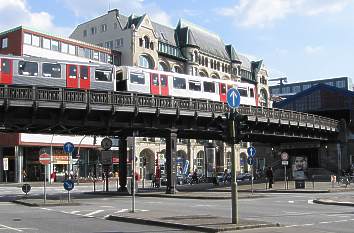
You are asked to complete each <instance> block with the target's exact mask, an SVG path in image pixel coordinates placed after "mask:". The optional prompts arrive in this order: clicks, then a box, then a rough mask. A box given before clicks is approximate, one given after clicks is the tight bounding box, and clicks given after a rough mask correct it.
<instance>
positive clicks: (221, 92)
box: [0, 55, 257, 106]
mask: <svg viewBox="0 0 354 233" xmlns="http://www.w3.org/2000/svg"><path fill="white" fill-rule="evenodd" d="M0 64H1V66H0V85H6V84H7V85H25V86H33V85H34V86H50V87H66V88H77V89H84V90H111V91H128V92H138V93H145V94H152V95H161V96H175V97H186V98H190V97H192V98H200V99H208V100H212V101H220V102H226V93H227V90H228V89H229V88H231V87H236V88H237V89H238V91H239V92H240V95H241V104H245V105H254V106H255V105H257V97H256V96H257V95H256V93H257V92H256V89H255V85H253V84H248V83H241V82H235V81H231V80H220V79H212V78H207V77H199V76H192V75H186V74H179V73H172V72H165V71H158V70H149V69H143V68H139V67H130V66H120V67H116V66H113V65H110V64H98V63H89V62H88V63H82V62H72V61H57V60H50V59H46V58H37V57H16V56H8V55H0Z"/></svg>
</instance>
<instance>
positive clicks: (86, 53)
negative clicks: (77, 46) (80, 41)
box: [84, 48, 91, 59]
mask: <svg viewBox="0 0 354 233" xmlns="http://www.w3.org/2000/svg"><path fill="white" fill-rule="evenodd" d="M84 57H86V58H89V59H91V49H86V48H84Z"/></svg>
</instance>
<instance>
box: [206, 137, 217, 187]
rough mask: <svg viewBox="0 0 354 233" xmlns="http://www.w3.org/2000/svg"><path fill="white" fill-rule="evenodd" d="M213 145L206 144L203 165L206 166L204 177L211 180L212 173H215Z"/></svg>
mask: <svg viewBox="0 0 354 233" xmlns="http://www.w3.org/2000/svg"><path fill="white" fill-rule="evenodd" d="M215 147H216V146H215V144H214V143H208V144H207V145H206V146H205V165H206V177H207V178H208V180H209V179H211V178H212V177H213V172H216V163H215V160H216V159H215V156H216V151H215Z"/></svg>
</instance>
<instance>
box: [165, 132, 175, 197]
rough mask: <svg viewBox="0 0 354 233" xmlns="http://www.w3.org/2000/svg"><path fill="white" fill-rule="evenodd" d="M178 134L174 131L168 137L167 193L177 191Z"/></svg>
mask: <svg viewBox="0 0 354 233" xmlns="http://www.w3.org/2000/svg"><path fill="white" fill-rule="evenodd" d="M176 158H177V134H176V133H175V132H173V131H171V132H170V133H169V135H168V136H167V137H166V173H167V188H166V193H168V194H175V193H176Z"/></svg>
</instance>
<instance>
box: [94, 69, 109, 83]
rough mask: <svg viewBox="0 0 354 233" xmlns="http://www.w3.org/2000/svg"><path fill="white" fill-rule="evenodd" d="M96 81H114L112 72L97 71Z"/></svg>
mask: <svg viewBox="0 0 354 233" xmlns="http://www.w3.org/2000/svg"><path fill="white" fill-rule="evenodd" d="M95 80H96V81H104V82H110V81H112V77H111V71H109V70H95Z"/></svg>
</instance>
